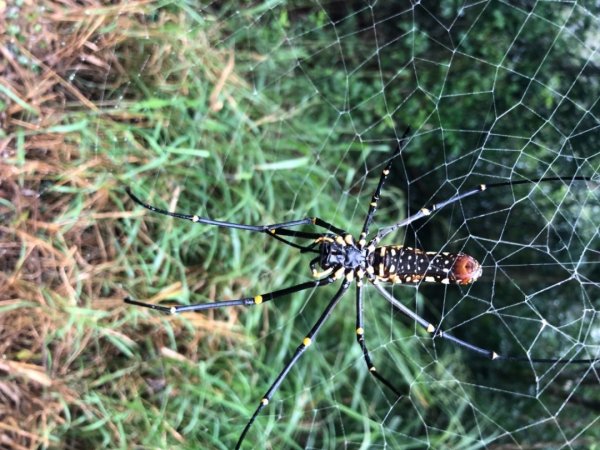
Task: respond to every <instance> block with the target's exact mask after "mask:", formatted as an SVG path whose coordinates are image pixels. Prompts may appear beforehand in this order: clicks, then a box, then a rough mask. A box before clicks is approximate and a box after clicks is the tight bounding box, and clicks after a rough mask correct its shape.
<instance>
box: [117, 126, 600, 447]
mask: <svg viewBox="0 0 600 450" xmlns="http://www.w3.org/2000/svg"><path fill="white" fill-rule="evenodd" d="M408 133H409V129H407V130H406V132H405V133H404V136H403V137H402V138H401V139H400V141H399V143H398V145H397V147H396V149H395V151H394V152H393V154H392V156H391V158H390V159H389V161H388V163H387V165H386V166H385V168H384V169H383V172H382V174H381V177H380V179H379V183H378V185H377V187H376V189H375V192H374V193H373V195H372V197H371V202H370V203H369V211H368V213H367V217H366V219H365V221H364V224H363V227H362V231H361V233H360V236H359V238H358V239H357V240H356V239H355V238H354V237H353V236H352V235H351V234H349V233H348V232H347V231H345V230H342V229H341V228H338V227H336V226H334V225H332V224H330V223H328V222H326V221H325V220H323V219H321V218H319V217H306V218H303V219H298V220H291V221H288V222H282V223H276V224H271V225H245V224H239V223H232V222H224V221H219V220H213V219H210V218H206V217H200V216H197V215H191V214H182V213H178V212H170V211H166V210H163V209H160V208H156V207H155V206H152V205H150V204H147V203H145V202H143V201H142V200H140V199H139V198H138V197H137V196H135V195H134V194H133V193H132V192H131V189H130V188H129V187H127V188H126V192H127V194H128V195H129V197H131V199H132V200H133V201H134V202H135V203H137V204H138V205H140V206H143V207H144V208H146V209H148V210H150V211H152V212H155V213H158V214H163V215H166V216H170V217H175V218H178V219H185V220H189V221H191V222H194V223H200V224H205V225H214V226H218V227H223V228H237V229H241V230H247V231H254V232H261V233H266V234H267V235H268V236H270V237H272V238H274V239H277V240H278V241H281V242H283V243H285V244H287V245H290V246H292V247H295V248H297V249H299V250H300V252H302V253H307V252H311V253H318V256H317V257H316V258H314V259H313V260H311V261H310V263H309V265H310V269H311V271H312V275H313V276H314V277H315V278H316V279H315V280H313V281H308V282H305V283H300V284H297V285H294V286H290V287H287V288H284V289H280V290H277V291H273V292H269V293H264V294H258V295H254V296H250V297H244V298H240V299H235V300H220V301H215V302H211V303H203V304H193V305H174V306H166V305H155V304H151V303H144V302H140V301H137V300H133V299H131V298H126V299H125V302H126V303H129V304H131V305H136V306H142V307H145V308H150V309H154V310H157V311H161V312H163V313H168V314H178V313H182V312H188V311H202V310H206V309H216V308H227V307H230V306H253V305H259V304H261V303H264V302H268V301H271V300H274V299H277V298H279V297H282V296H286V295H290V294H293V293H295V292H299V291H303V290H306V289H310V288H316V287H321V286H326V285H328V284H331V283H333V282H334V281H337V280H341V286H340V288H339V290H338V291H337V292H336V293H335V294H334V296H333V298H332V299H331V300H330V301H329V303H328V305H327V306H326V308H325V310H324V311H323V313H322V314H321V316H320V317H319V318H318V320H317V321H316V322H315V324H314V325H313V327H312V328H311V329H310V331H309V332H308V333H307V334H306V337H305V338H304V339H303V340H302V342H301V343H300V344H299V345H298V347H297V348H296V351H295V352H294V354H293V356H292V357H291V358H290V359H289V360H288V362H287V363H286V364H285V366H284V367H283V369H282V370H281V372H280V373H279V375H278V376H277V377H276V378H275V380H274V381H273V382H272V384H271V386H270V387H269V388H268V389H267V391H266V392H265V394H264V395H263V396H262V398H261V400H260V401H259V403H258V406H257V408H256V410H255V411H254V413H253V414H252V416H251V417H250V419H249V420H248V422H247V423H246V426H245V427H244V429H243V430H242V432H241V434H240V436H239V439H238V441H237V444H236V446H235V448H236V450H237V449H240V448H241V446H242V443H243V442H244V439H245V437H246V434H247V433H248V430H249V429H250V427H251V426H252V424H253V423H254V421H255V420H256V418H257V417H258V415H259V414H260V412H261V411H262V410H263V408H265V407H266V406H267V405H268V404H269V401H270V400H271V398H272V397H273V395H274V394H275V392H276V391H277V389H278V388H279V386H280V385H281V383H282V382H283V381H284V379H285V378H286V376H287V374H288V373H289V372H290V370H291V369H292V367H293V366H294V365H295V364H296V362H297V361H298V360H299V359H300V357H301V356H302V355H303V353H304V352H305V350H306V349H307V348H308V347H309V346H310V345H311V343H312V342H313V340H314V339H315V336H316V335H317V333H318V332H319V330H320V329H321V327H322V326H323V324H324V323H325V322H326V321H327V319H328V318H329V316H330V315H331V313H332V312H333V310H334V308H335V307H336V306H337V304H338V303H339V301H340V300H341V298H342V297H343V296H344V294H345V293H346V291H347V290H348V288H349V287H350V285H351V284H352V283H353V282H355V283H356V340H357V342H358V344H359V345H360V348H361V350H362V354H363V358H364V360H365V363H366V366H367V368H368V370H369V372H370V373H371V374H372V375H373V377H374V378H375V379H377V380H378V381H380V382H381V383H382V384H383V385H385V386H386V387H387V388H388V389H390V390H391V391H392V392H393V393H394V394H396V395H398V396H401V393H400V391H399V390H398V389H397V388H396V387H394V385H393V384H392V383H391V382H390V381H388V379H387V378H385V377H384V376H383V375H381V374H380V373H379V372H377V370H376V369H375V366H374V364H373V362H372V360H371V357H370V355H369V350H368V348H367V344H366V341H365V326H364V323H363V289H362V287H363V283H364V282H365V281H367V282H370V283H371V284H373V285H374V287H375V289H377V291H379V293H380V294H381V295H382V296H383V297H384V298H385V299H386V300H387V301H389V302H390V303H391V304H392V305H394V307H396V308H397V309H398V310H399V311H400V312H401V313H402V314H404V315H406V316H407V317H409V318H410V319H412V320H414V321H415V322H416V323H417V324H418V325H419V326H420V327H422V328H423V329H425V330H426V331H427V332H428V333H430V334H431V335H432V338H442V339H446V340H448V341H450V342H452V343H454V344H457V345H459V346H461V347H463V348H465V349H467V350H469V351H471V352H474V353H477V354H479V355H480V356H483V357H485V358H488V359H490V360H511V361H527V362H532V363H552V364H571V363H576V364H594V363H596V362H597V361H599V359H561V358H526V357H519V356H511V355H502V354H500V353H497V352H495V351H493V350H488V349H485V348H481V347H478V346H476V345H473V344H471V343H469V342H467V341H464V340H462V339H459V338H457V337H455V336H453V335H452V334H449V333H446V332H445V331H443V330H442V329H441V328H440V327H439V326H436V325H434V324H432V323H431V322H429V321H428V320H426V319H424V318H423V317H421V316H420V315H418V314H417V313H415V312H414V311H412V310H410V309H409V308H407V307H406V306H404V305H403V304H402V303H400V302H399V301H398V300H396V298H394V297H393V296H392V295H391V294H390V293H389V292H388V291H386V290H385V289H384V288H383V286H382V285H381V284H382V283H392V284H402V283H409V284H416V283H421V282H427V283H429V282H431V283H442V284H456V285H468V284H471V283H473V282H475V281H476V280H477V279H478V278H479V277H480V276H481V273H482V268H481V265H480V264H479V262H478V261H477V260H476V259H475V258H473V257H472V256H469V255H466V254H464V253H447V252H442V253H438V252H426V251H422V250H419V249H415V248H411V247H404V246H401V245H383V246H380V245H379V242H380V241H381V240H382V239H383V238H384V237H385V236H387V235H388V234H390V233H392V232H393V231H396V230H397V229H399V228H402V227H406V226H408V225H410V224H411V223H413V222H415V221H416V220H419V219H421V218H423V217H426V216H429V215H430V214H431V213H432V212H433V211H436V210H438V209H441V208H444V207H446V206H448V205H451V204H452V203H455V202H458V201H460V200H462V199H464V198H467V197H470V196H474V195H477V194H480V193H483V192H485V191H487V190H489V189H496V188H501V187H507V186H515V185H519V184H534V183H541V182H552V181H561V182H563V183H569V182H574V181H592V178H591V177H582V176H570V177H547V178H537V179H532V180H519V181H506V182H501V183H491V184H480V185H479V186H476V187H474V188H473V189H471V190H469V191H466V192H462V193H458V194H456V195H454V196H452V197H450V198H449V199H447V200H444V201H441V202H439V203H436V204H434V205H432V206H430V207H425V208H422V209H421V210H419V211H418V212H417V213H416V214H413V215H411V216H410V217H408V218H406V219H404V220H403V221H401V222H399V223H397V224H395V225H391V226H388V227H384V228H381V229H379V230H378V231H377V232H376V233H375V235H374V236H373V237H372V238H370V239H368V236H369V229H370V226H371V223H372V222H373V218H374V217H375V212H376V211H377V206H378V202H379V198H380V194H381V190H382V188H383V186H384V184H385V181H386V179H387V177H388V175H389V173H390V170H391V167H392V163H393V161H394V159H395V158H396V157H397V156H398V155H400V153H401V152H402V150H403V149H404V147H405V146H406V144H407V142H408ZM299 225H314V226H316V227H319V228H322V229H324V230H325V232H324V233H313V232H305V231H294V230H290V228H292V227H296V226H299ZM283 236H286V237H293V238H297V239H307V240H309V241H312V242H311V243H310V244H308V245H299V244H297V243H295V242H292V241H290V240H288V239H286V238H284V237H283ZM319 268H320V270H319Z"/></svg>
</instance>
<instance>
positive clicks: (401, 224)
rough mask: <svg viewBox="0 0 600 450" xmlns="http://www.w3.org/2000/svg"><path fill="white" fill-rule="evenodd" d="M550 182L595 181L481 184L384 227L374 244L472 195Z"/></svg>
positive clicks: (581, 178) (524, 181)
mask: <svg viewBox="0 0 600 450" xmlns="http://www.w3.org/2000/svg"><path fill="white" fill-rule="evenodd" d="M548 181H562V182H563V183H571V182H573V181H593V179H592V178H591V177H548V178H536V179H533V180H518V181H504V182H501V183H490V184H480V185H479V186H476V187H474V188H473V189H470V190H468V191H465V192H459V193H458V194H456V195H453V196H452V197H450V198H449V199H447V200H444V201H441V202H439V203H435V204H434V205H432V206H430V207H429V208H422V209H420V210H419V212H417V213H416V214H413V215H412V216H410V217H408V218H406V219H404V220H403V221H402V222H398V223H397V224H395V225H390V226H389V227H384V228H381V229H379V230H378V231H377V234H376V235H375V238H374V239H373V241H372V243H373V244H374V245H377V244H378V243H379V241H381V240H382V239H383V238H384V237H385V236H387V235H388V234H390V233H392V232H393V231H396V230H397V229H398V228H402V227H405V226H408V225H410V224H411V223H413V222H414V221H416V220H419V219H421V218H423V217H426V216H429V215H430V214H431V213H432V212H433V211H436V210H438V209H442V208H444V207H445V206H448V205H451V204H452V203H456V202H458V201H460V200H462V199H464V198H467V197H470V196H472V195H476V194H480V193H481V192H484V191H485V190H488V189H495V188H498V187H506V186H516V185H518V184H536V183H541V182H548Z"/></svg>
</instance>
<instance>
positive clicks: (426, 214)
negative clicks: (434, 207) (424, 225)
mask: <svg viewBox="0 0 600 450" xmlns="http://www.w3.org/2000/svg"><path fill="white" fill-rule="evenodd" d="M421 212H422V213H423V215H424V216H428V215H429V214H431V210H430V209H427V208H423V209H421Z"/></svg>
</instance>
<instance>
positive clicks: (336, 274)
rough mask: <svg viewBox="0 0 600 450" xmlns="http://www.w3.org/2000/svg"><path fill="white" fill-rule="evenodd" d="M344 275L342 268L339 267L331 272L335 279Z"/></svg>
mask: <svg viewBox="0 0 600 450" xmlns="http://www.w3.org/2000/svg"><path fill="white" fill-rule="evenodd" d="M343 275H344V268H343V267H340V268H339V269H338V270H337V271H336V272H335V273H334V274H333V279H334V280H337V279H339V278H342V276H343Z"/></svg>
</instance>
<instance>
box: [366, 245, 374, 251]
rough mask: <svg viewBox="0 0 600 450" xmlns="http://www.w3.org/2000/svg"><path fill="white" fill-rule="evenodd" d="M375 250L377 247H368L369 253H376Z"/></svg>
mask: <svg viewBox="0 0 600 450" xmlns="http://www.w3.org/2000/svg"><path fill="white" fill-rule="evenodd" d="M375 248H376V247H375V245H373V244H371V245H369V246H368V247H367V251H369V252H374V251H375Z"/></svg>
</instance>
